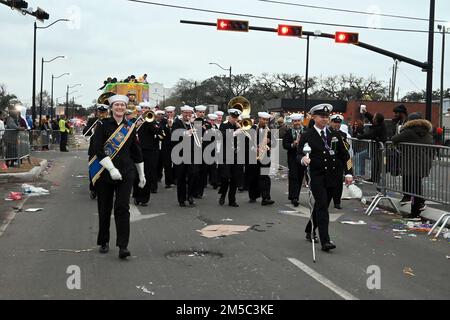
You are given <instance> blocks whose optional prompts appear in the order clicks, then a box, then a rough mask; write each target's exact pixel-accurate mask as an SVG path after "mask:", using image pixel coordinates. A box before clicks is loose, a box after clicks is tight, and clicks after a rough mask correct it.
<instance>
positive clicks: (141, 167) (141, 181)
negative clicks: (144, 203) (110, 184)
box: [136, 162, 147, 189]
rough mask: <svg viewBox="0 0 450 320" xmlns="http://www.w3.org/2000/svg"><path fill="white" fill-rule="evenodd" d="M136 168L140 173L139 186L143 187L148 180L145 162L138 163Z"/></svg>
mask: <svg viewBox="0 0 450 320" xmlns="http://www.w3.org/2000/svg"><path fill="white" fill-rule="evenodd" d="M136 169H137V171H138V174H139V184H138V187H139V188H141V189H142V188H144V187H145V184H146V183H147V181H146V180H145V173H144V163H143V162H140V163H136Z"/></svg>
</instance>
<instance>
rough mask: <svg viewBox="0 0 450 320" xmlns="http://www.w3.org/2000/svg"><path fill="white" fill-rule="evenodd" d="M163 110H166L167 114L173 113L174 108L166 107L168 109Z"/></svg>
mask: <svg viewBox="0 0 450 320" xmlns="http://www.w3.org/2000/svg"><path fill="white" fill-rule="evenodd" d="M164 110H166V111H167V112H173V111H175V107H172V106H168V107H165V108H164Z"/></svg>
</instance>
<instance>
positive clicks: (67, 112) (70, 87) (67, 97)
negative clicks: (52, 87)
mask: <svg viewBox="0 0 450 320" xmlns="http://www.w3.org/2000/svg"><path fill="white" fill-rule="evenodd" d="M80 86H82V84H81V83H77V84H74V85H73V86H69V85H67V91H66V116H67V118H69V89H72V88H75V87H80ZM74 92H78V91H74ZM74 92H71V94H72V93H74Z"/></svg>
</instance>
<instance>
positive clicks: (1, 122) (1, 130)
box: [0, 111, 6, 158]
mask: <svg viewBox="0 0 450 320" xmlns="http://www.w3.org/2000/svg"><path fill="white" fill-rule="evenodd" d="M5 120H6V113H4V112H3V111H0V156H1V157H2V158H4V154H3V150H4V148H3V135H4V134H5Z"/></svg>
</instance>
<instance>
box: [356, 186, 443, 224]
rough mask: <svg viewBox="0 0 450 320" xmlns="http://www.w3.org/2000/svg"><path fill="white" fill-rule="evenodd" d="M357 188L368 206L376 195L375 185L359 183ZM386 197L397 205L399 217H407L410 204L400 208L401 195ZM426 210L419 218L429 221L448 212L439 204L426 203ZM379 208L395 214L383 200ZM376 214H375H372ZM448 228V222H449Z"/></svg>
mask: <svg viewBox="0 0 450 320" xmlns="http://www.w3.org/2000/svg"><path fill="white" fill-rule="evenodd" d="M357 186H358V187H359V188H360V189H361V190H362V191H363V197H364V198H365V199H366V200H367V205H370V203H371V202H372V200H373V198H374V197H375V196H376V194H377V190H376V187H375V185H372V184H366V183H360V184H357ZM387 195H388V196H389V197H390V198H391V199H392V200H393V201H394V203H395V204H396V205H397V208H398V209H399V210H400V213H401V215H407V214H409V213H410V209H411V204H410V203H408V204H406V205H403V206H401V205H400V200H401V197H402V195H401V194H400V193H394V192H389V191H388V193H387ZM426 205H427V208H426V209H425V210H424V211H422V213H421V216H422V217H423V218H425V219H428V220H430V221H433V222H435V221H437V220H438V219H439V218H440V217H441V216H442V215H443V214H444V213H447V212H450V206H446V205H443V204H440V203H436V202H431V201H426ZM379 207H380V208H382V209H384V210H387V211H390V212H396V211H395V208H393V207H392V205H391V204H390V203H388V202H387V201H385V200H383V201H381V205H380V206H379ZM372 214H376V212H374V213H372ZM449 226H450V222H449Z"/></svg>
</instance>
